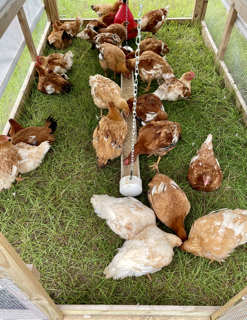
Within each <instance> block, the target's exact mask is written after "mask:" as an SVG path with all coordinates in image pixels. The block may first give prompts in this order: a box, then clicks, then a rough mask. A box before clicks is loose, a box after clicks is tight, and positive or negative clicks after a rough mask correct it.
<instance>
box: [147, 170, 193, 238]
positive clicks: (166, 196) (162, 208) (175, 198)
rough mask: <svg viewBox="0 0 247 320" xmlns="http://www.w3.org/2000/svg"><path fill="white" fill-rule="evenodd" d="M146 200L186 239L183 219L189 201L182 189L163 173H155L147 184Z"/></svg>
mask: <svg viewBox="0 0 247 320" xmlns="http://www.w3.org/2000/svg"><path fill="white" fill-rule="evenodd" d="M148 186H149V187H150V190H149V191H148V200H149V202H150V205H151V207H152V209H153V210H154V212H155V214H156V216H157V217H158V218H159V220H160V221H161V222H163V223H164V224H165V225H166V226H167V227H168V228H170V229H172V230H173V231H174V232H175V233H176V235H177V236H178V237H179V238H180V239H181V240H182V241H185V240H186V239H187V234H186V231H185V227H184V219H185V217H186V216H187V214H188V213H189V211H190V202H189V200H188V198H187V197H186V194H185V193H184V192H183V190H182V189H181V188H180V187H179V186H178V185H177V184H176V182H174V181H173V180H172V179H170V178H169V177H168V176H165V175H164V174H156V175H155V176H154V177H153V179H152V180H151V181H150V183H149V184H148Z"/></svg>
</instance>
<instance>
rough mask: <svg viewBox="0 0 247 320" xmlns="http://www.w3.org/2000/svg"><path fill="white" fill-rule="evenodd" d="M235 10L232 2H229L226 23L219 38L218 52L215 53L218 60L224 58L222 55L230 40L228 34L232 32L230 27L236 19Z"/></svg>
mask: <svg viewBox="0 0 247 320" xmlns="http://www.w3.org/2000/svg"><path fill="white" fill-rule="evenodd" d="M237 14H238V13H237V11H236V9H235V7H234V4H231V6H230V10H229V12H228V15H227V19H226V24H225V28H224V31H223V35H222V38H221V41H220V45H219V49H218V53H217V56H218V58H219V59H220V60H223V58H224V55H225V53H226V49H227V46H228V43H229V40H230V36H231V33H232V29H233V26H234V23H235V21H236V18H237Z"/></svg>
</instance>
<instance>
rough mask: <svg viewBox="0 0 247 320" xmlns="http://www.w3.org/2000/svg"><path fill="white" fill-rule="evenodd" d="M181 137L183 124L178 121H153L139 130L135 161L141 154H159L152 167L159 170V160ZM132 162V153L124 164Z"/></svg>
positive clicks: (135, 147)
mask: <svg viewBox="0 0 247 320" xmlns="http://www.w3.org/2000/svg"><path fill="white" fill-rule="evenodd" d="M180 137H181V126H180V124H179V123H177V122H171V121H167V120H162V121H151V122H150V123H148V124H147V125H145V126H144V127H142V128H141V129H140V130H139V132H138V138H137V141H136V143H135V146H134V161H135V160H136V157H137V156H138V155H140V154H148V155H152V154H158V156H159V158H158V161H157V162H156V163H154V164H153V165H152V166H151V167H152V168H153V169H152V170H157V171H158V172H159V162H160V159H161V157H162V156H164V155H166V154H167V152H169V151H170V150H172V149H173V148H175V147H176V145H177V143H178V140H179V139H180ZM130 163H131V153H130V154H129V156H128V157H127V159H126V160H125V162H124V164H125V165H128V164H130Z"/></svg>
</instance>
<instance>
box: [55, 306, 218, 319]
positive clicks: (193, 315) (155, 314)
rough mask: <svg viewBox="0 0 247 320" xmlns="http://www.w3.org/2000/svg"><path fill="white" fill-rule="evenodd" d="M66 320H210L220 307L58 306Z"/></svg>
mask: <svg viewBox="0 0 247 320" xmlns="http://www.w3.org/2000/svg"><path fill="white" fill-rule="evenodd" d="M58 307H59V309H60V310H61V311H62V313H63V315H64V318H63V319H64V320H79V319H85V318H88V319H90V320H96V319H100V320H116V319H118V320H126V319H127V318H128V319H129V320H143V319H157V320H175V319H177V320H208V319H209V317H210V316H211V315H212V314H213V313H215V312H216V311H217V310H219V308H220V307H206V306H205V307H204V306H203V307H197V306H139V305H137V306H132V305H127V306H126V305H109V306H108V305H58Z"/></svg>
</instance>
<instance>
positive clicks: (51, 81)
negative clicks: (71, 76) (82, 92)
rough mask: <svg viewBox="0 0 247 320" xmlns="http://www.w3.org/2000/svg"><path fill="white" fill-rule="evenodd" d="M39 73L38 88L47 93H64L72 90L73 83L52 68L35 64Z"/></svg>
mask: <svg viewBox="0 0 247 320" xmlns="http://www.w3.org/2000/svg"><path fill="white" fill-rule="evenodd" d="M35 67H36V70H37V71H38V74H39V82H38V90H39V91H41V92H43V93H46V94H53V93H63V92H69V91H70V90H71V84H70V83H69V82H68V81H67V80H65V79H64V78H63V77H62V76H61V75H60V74H57V73H55V72H53V71H52V70H51V69H47V68H43V67H42V66H40V65H38V64H37V63H36V64H35Z"/></svg>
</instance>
